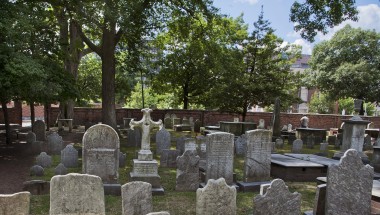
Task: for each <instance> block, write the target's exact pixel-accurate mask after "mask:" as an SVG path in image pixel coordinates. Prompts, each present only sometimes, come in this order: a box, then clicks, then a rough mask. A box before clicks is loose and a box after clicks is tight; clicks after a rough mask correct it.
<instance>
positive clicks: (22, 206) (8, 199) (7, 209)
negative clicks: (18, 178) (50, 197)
mask: <svg viewBox="0 0 380 215" xmlns="http://www.w3.org/2000/svg"><path fill="white" fill-rule="evenodd" d="M29 208H30V193H29V192H19V193H14V194H0V214H1V215H29Z"/></svg>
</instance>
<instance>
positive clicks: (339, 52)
mask: <svg viewBox="0 0 380 215" xmlns="http://www.w3.org/2000/svg"><path fill="white" fill-rule="evenodd" d="M379 40H380V34H379V33H377V32H375V31H370V30H362V29H360V28H357V29H355V28H352V27H351V26H349V25H347V26H345V27H344V28H343V29H341V30H339V31H338V32H337V33H336V34H335V35H334V36H333V37H332V38H331V40H329V41H324V42H322V43H320V44H318V45H316V46H315V48H314V51H313V54H312V56H311V59H310V61H309V64H310V67H311V72H310V73H309V78H310V79H311V83H312V85H314V86H316V87H318V89H319V90H321V91H322V92H323V93H328V94H329V96H330V97H331V98H332V99H336V100H337V99H339V98H347V97H352V98H358V99H363V100H366V101H370V102H375V101H378V98H379V97H380V88H379V87H378V86H379V81H378V80H380V68H379V66H378V65H379V64H380V57H379V56H380V43H379Z"/></svg>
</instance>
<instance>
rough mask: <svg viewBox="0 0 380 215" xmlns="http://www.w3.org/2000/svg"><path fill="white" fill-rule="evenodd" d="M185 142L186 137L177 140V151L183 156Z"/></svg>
mask: <svg viewBox="0 0 380 215" xmlns="http://www.w3.org/2000/svg"><path fill="white" fill-rule="evenodd" d="M185 140H186V137H185V136H181V137H179V138H177V143H176V149H177V150H178V151H179V154H181V155H182V154H183V153H184V152H185Z"/></svg>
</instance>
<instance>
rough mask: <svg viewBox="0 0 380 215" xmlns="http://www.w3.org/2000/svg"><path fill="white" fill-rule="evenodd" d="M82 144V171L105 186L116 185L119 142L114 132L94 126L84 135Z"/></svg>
mask: <svg viewBox="0 0 380 215" xmlns="http://www.w3.org/2000/svg"><path fill="white" fill-rule="evenodd" d="M82 144H83V153H82V154H83V155H82V157H83V164H82V165H83V167H82V171H83V172H84V173H86V174H91V175H97V176H99V177H100V178H101V179H102V180H103V183H105V184H114V183H117V181H118V178H119V150H120V142H119V136H118V135H117V133H116V131H115V130H114V129H113V128H112V127H111V126H109V125H105V124H97V125H94V126H92V127H91V128H89V129H88V130H87V131H86V133H84V135H83V141H82Z"/></svg>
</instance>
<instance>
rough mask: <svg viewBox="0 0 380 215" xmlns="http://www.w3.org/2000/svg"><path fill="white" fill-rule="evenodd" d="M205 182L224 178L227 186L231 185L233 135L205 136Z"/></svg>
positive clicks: (214, 134) (219, 133)
mask: <svg viewBox="0 0 380 215" xmlns="http://www.w3.org/2000/svg"><path fill="white" fill-rule="evenodd" d="M207 138H208V140H207V149H206V150H207V167H206V181H208V180H209V179H218V178H221V177H222V178H224V179H225V180H226V183H227V184H232V183H233V166H234V135H233V134H230V133H226V132H215V133H212V134H208V135H207Z"/></svg>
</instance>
